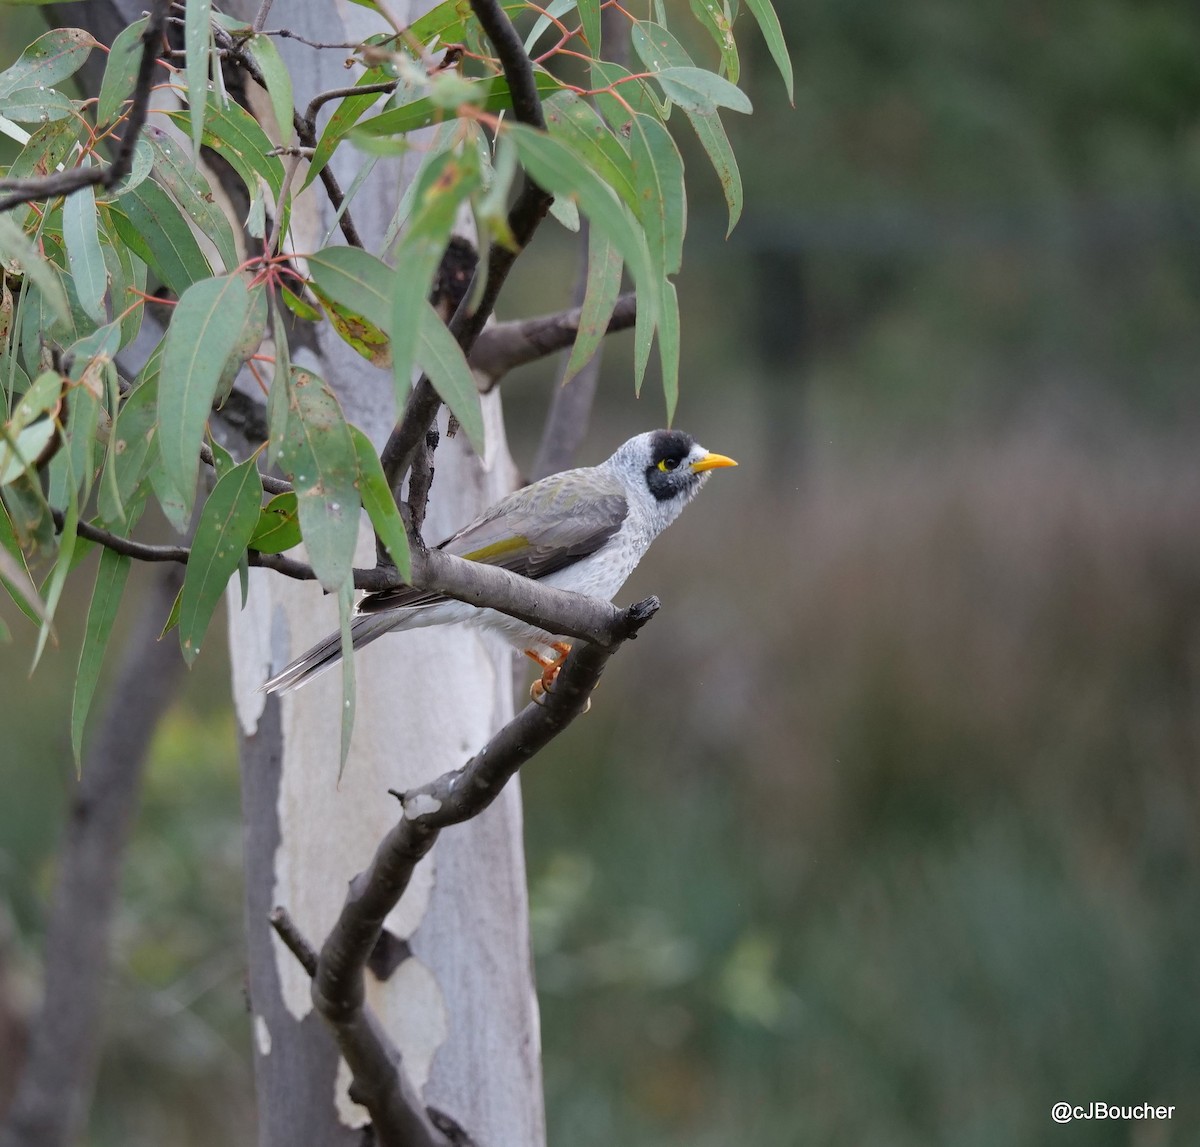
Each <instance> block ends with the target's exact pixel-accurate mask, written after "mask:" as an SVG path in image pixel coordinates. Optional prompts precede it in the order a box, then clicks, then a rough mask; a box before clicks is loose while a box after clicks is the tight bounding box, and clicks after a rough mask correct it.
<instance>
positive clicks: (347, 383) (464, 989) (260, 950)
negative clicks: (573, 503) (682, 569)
mask: <svg viewBox="0 0 1200 1147" xmlns="http://www.w3.org/2000/svg"><path fill="white" fill-rule="evenodd" d="M253 7H254V6H249V10H247V8H245V7H244V8H243V10H242V11H241V12H239V15H242V16H243V17H247V18H249V17H251V16H253V14H254V12H253ZM425 7H428V4H426V3H425V0H416V2H415V3H414V4H413V5H412V7H411V9H410V10H409V11H404V9H403V6H402V5H401V4H393V5H392V10H393V11H395V12H396V13H397V15H399V17H400V18H401V19H402V20H411V19H413V18H415V17H416V16H417V15H419V14H420V13H421V11H423V10H424V8H425ZM270 23H271V25H272V26H284V27H287V28H290V29H292V30H295V31H297V32H300V33H301V34H303V35H305V36H308V37H310V38H312V39H316V40H323V41H341V40H345V41H349V40H354V39H357V38H361V37H363V36H365V35H367V34H369V33H370V32H373V31H378V30H379V25H378V19H377V17H375V16H373V15H372V14H371V13H370V12H369V11H367V10H365V9H363V8H361V7H356V6H354V5H352V4H349V3H345V2H338V3H329V2H328V0H303V2H293V3H288V4H280V5H277V6H276V7H275V8H274V9H273V10H272V13H271V17H270ZM280 48H281V51H282V52H283V53H284V55H285V58H286V59H287V61H288V63H289V66H290V67H291V69H292V74H293V78H294V82H295V84H296V101H297V104H298V105H299V106H300V107H303V106H304V105H305V104H306V103H307V101H308V99H309V98H310V97H311V95H312V94H313V93H314V92H316V91H319V90H323V89H328V88H334V87H339V86H344V85H346V84H347V83H351V82H352V81H353V74H352V73H347V71H346V70H345V69H344V68H343V60H344V58H345V55H346V53H344V52H337V51H324V52H316V51H313V50H311V49H309V48H307V47H305V46H303V45H300V44H296V43H295V42H294V41H289V40H284V41H281V42H280ZM347 150H348V149H347ZM338 159H339V161H340V166H339V167H338V175H339V177H340V178H341V180H342V185H343V187H346V186H348V185H349V184H350V182H351V180H352V178H353V175H354V173H355V170H356V168H357V165H358V162H359V161H360V159H361V157H360V156H358V155H357V154H356V153H354V152H353V151H349V152H348V154H347V155H345V156H341V155H339V157H338ZM384 168H385V165H384V164H381V165H380V167H379V168H377V169H376V172H375V174H374V176H373V177H372V180H371V181H370V182H369V184H368V186H366V187H364V189H363V191H362V192H361V193H360V194H359V195H358V196H357V197H356V198H355V200H354V202H353V204H352V212H353V215H354V219H355V222H356V224H357V226H358V228H359V231H360V232H361V233H362V235H363V238H364V240H365V241H366V245H367V247H368V249H375V250H378V247H379V242H380V238H381V236H382V234H383V232H384V229H385V227H386V226H387V223H388V221H389V220H390V218H391V215H392V212H393V211H394V209H395V205H396V202H397V200H398V198H399V195H400V192H401V191H402V189H403V180H402V178H398V172H397V169H396V168H395V167H389V168H388V169H387V171H386V172H385V171H384ZM309 200H310V202H309V204H308V209H307V210H305V209H303V208H298V210H297V213H296V224H295V234H296V242H295V246H296V249H297V250H300V251H304V250H313V249H315V248H316V247H317V246H318V245H319V244H320V241H321V237H322V236H323V235H324V234H325V232H326V230H327V229H328V227H329V224H330V221H331V213H330V212H329V210H328V205H327V203H325V202H324V199H323V196H322V193H321V190H320V186H319V184H318V185H317V186H316V188H315V189H314V191H313V192H312V193H311V194H310V197H309ZM318 211H319V212H320V217H319V218H318ZM294 358H295V360H296V361H297V362H299V363H301V364H302V365H305V366H308V367H310V368H312V369H314V370H316V371H317V373H319V374H320V375H321V376H322V377H324V378H325V379H327V380H328V381H329V382H330V383H331V384H332V385H333V387H334V388H335V390H336V391H337V393H338V394H339V396H340V398H341V401H342V404H343V406H344V408H345V411H346V414H347V416H348V417H349V418H350V419H351V420H352V421H354V422H355V423H357V424H358V425H359V426H361V427H362V428H363V429H364V430H365V431H366V432H367V433H368V434H369V435H370V436H371V438H372V440H373V441H374V442H375V444H376V445H377V446H381V445H382V443H383V441H384V439H385V438H386V437H387V434H388V433H389V431H390V430H391V428H392V424H393V418H394V409H393V403H392V384H391V379H390V376H389V375H388V374H386V373H385V372H382V371H379V370H376V369H374V368H373V367H371V366H370V365H368V364H367V363H366V362H365V361H364V360H363V359H362V358H360V357H359V356H358V355H357V354H355V353H354V352H353V351H352V350H351V349H350V348H349V347H347V346H346V345H345V344H344V343H342V342H341V341H340V339H338V338H337V336H336V335H335V334H334V332H333V331H332V330H331V329H329V328H328V327H325V328H323V329H322V330H321V332H320V335H319V338H318V343H317V348H316V351H315V352H307V351H303V350H300V349H297V350H296V351H294ZM484 406H485V413H486V415H487V423H488V425H487V430H488V443H489V446H488V459H487V460H486V464H485V463H483V462H481V461H480V460H479V459H478V458H476V457H475V456H474V455H473V454H472V453H471V452H470V450H469V448H468V447H467V445H466V442H465V438H464V437H463V436H462V435H458V436H456V437H454V438H450V439H448V438H447V437H446V436H445V434H444V433H443V436H442V442H441V445H440V447H439V449H438V451H437V454H436V459H435V465H436V480H435V482H434V485H433V493H432V496H431V499H430V505H429V513H428V518H427V521H426V526H425V536H426V537H427V538H429V539H430V540H433V541H436V540H437V539H438V538H440V537H442V536H445V535H447V534H449V533H450V532H452V531H453V530H454V529H455V528H457V527H458V526H460V525H462V524H463V523H465V522H466V521H468V520H469V519H470V518H471V517H472V516H474V514H476V513H477V512H478V511H479V510H480V509H482V508H483V507H484V506H486V505H487V504H489V503H490V502H492V501H494V500H495V499H496V498H497V497H498V496H500V495H501V494H503V493H506V492H507V491H508V490H510V489H511V488H512V487H513V485H514V484H515V480H516V474H515V470H514V468H513V465H512V462H511V459H510V458H509V455H508V451H507V446H506V444H505V441H504V429H503V421H502V415H501V410H500V400H499V392H498V391H495V392H493V394H492V395H490V396H488V397H487V398H485V400H484ZM443 430H444V426H443ZM360 557H361V558H362V559H363V561H360V562H359V563H358V564H360V565H361V564H364V563H365V564H371V562H372V561H373V558H374V549H373V540H372V539H371V538H370V536H369V535H368V533H367V531H366V530H364V531H363V535H362V537H361V538H360ZM239 606H240V600H239V598H238V596H237V591H236V589H235V591H234V594H233V595H231V598H230V610H229V616H230V650H231V657H232V663H233V690H234V698H235V702H236V706H237V714H238V721H239V728H240V731H241V743H242V769H243V784H242V790H243V800H244V807H243V815H244V819H245V841H246V888H247V931H248V942H249V959H250V979H249V987H250V1007H251V1010H252V1013H253V1029H254V1041H255V1063H256V1072H257V1089H258V1100H259V1121H260V1127H259V1142H260V1143H261V1144H264V1145H267V1144H270V1145H278V1144H287V1145H289V1147H290V1145H291V1144H295V1143H307V1144H320V1145H322V1147H326V1145H333V1144H337V1143H347V1144H349V1143H356V1144H357V1143H359V1142H361V1138H360V1133H359V1132H357V1131H355V1130H353V1129H354V1128H356V1127H360V1126H361V1125H362V1124H363V1123H364V1122H365V1121H366V1112H365V1111H364V1110H363V1109H362V1108H359V1107H356V1106H355V1105H353V1104H352V1103H351V1102H350V1100H349V1098H348V1096H347V1084H348V1074H347V1071H346V1069H345V1066H344V1064H342V1065H339V1058H338V1054H337V1050H336V1048H335V1045H334V1043H333V1040H332V1038H331V1036H330V1034H329V1032H328V1030H327V1028H326V1026H325V1023H324V1021H323V1020H322V1019H321V1017H320V1016H319V1015H317V1014H316V1013H315V1012H314V1011H313V1008H312V1004H311V1002H310V995H309V992H310V982H309V977H308V975H307V974H306V973H305V972H304V971H303V969H302V968H301V967H300V966H299V965H298V964H297V963H296V961H295V959H294V958H293V957H292V956H291V955H290V954H289V953H288V951H287V950H286V949H285V948H284V946H283V945H282V943H281V942H280V941H279V940H278V938H277V937H276V936H275V934H274V932H273V931H272V930H271V928H270V927H269V925H268V919H267V917H268V913H269V911H270V910H271V908H272V907H274V906H275V905H281V906H283V907H285V908H286V909H287V910H288V911H289V912H290V913H291V915H292V917H293V919H294V920H295V922H296V923H297V925H298V926H299V927H300V929H301V930H302V931H303V932H304V933H305V934H306V935H307V936H308V937H309V938H310V939H311V940H312V941H313V942H314V943H317V944H319V943H320V942H321V940H322V939H323V938H324V937H325V935H326V933H327V932H328V931H329V929H330V927H331V926H332V924H333V922H334V920H335V918H336V915H337V912H338V909H339V908H340V906H341V903H342V900H343V898H344V896H345V892H346V885H347V882H348V881H349V880H350V878H351V877H353V876H354V875H355V873H357V872H358V871H359V870H360V869H361V868H363V867H364V865H365V864H366V862H367V861H368V860H369V858H370V856H371V854H372V852H373V851H374V849H375V846H376V844H377V843H378V841H379V839H380V838H381V837H382V836H383V834H384V833H385V832H386V830H387V829H388V828H389V827H391V825H392V824H394V823H395V821H396V819H397V816H398V814H399V805H398V804H397V803H396V801H395V800H394V799H393V798H392V797H390V796H388V794H387V790H388V789H397V790H406V789H412V788H414V787H416V786H418V785H420V784H422V783H424V782H426V781H429V780H431V779H433V778H434V777H435V776H437V775H439V774H441V773H444V772H446V771H447V770H450V769H453V768H456V767H458V766H459V765H461V764H462V763H463V762H464V761H465V760H466V759H467V758H468V757H470V756H471V754H472V753H474V752H475V751H476V750H477V749H479V748H480V747H481V746H482V745H483V744H484V742H485V741H486V740H487V738H488V737H489V736H490V735H491V734H492V733H493V732H495V730H496V729H498V728H499V727H500V726H501V725H503V724H504V723H505V722H506V721H507V720H508V719H509V718H510V717H511V716H512V713H513V699H512V653H511V651H510V650H509V649H508V648H507V647H505V646H501V645H497V644H494V643H493V642H492V641H491V639H485V638H483V637H481V636H479V635H478V634H476V633H473V632H470V631H466V630H463V629H461V628H459V627H444V628H439V629H431V630H423V631H418V632H415V633H410V634H403V635H398V636H395V637H391V638H387V639H384V640H382V641H380V642H378V643H376V644H374V645H372V646H371V647H370V648H368V649H367V650H365V651H364V652H363V653H362V654H361V655H359V657H358V660H357V670H358V705H357V718H356V721H355V730H354V739H353V742H352V746H351V751H350V757H349V760H348V761H347V764H346V768H345V772H344V774H343V776H342V779H341V782H340V784H339V782H338V756H339V749H338V745H339V737H340V720H341V692H340V677H339V674H338V673H337V672H336V671H334V672H332V673H330V674H327V675H326V676H325V677H323V678H320V679H318V680H317V681H315V682H314V683H313V684H311V685H309V686H307V687H305V688H304V689H302V690H301V691H299V692H298V693H296V694H292V695H288V696H286V697H284V698H283V700H282V702H281V701H279V700H278V699H276V698H270V699H267V698H265V697H264V696H263V695H262V694H261V693H259V692H257V689H258V686H259V685H260V683H261V682H262V681H263V680H264V679H265V678H266V677H267V676H268V675H269V674H270V673H272V672H274V671H276V670H278V669H279V668H280V667H281V666H282V665H284V664H285V663H286V662H287V661H289V660H290V659H291V658H292V657H294V656H295V655H297V654H298V653H300V652H301V651H303V650H304V649H305V648H306V647H307V646H308V645H309V644H310V643H311V642H313V641H315V640H316V639H318V638H320V637H322V636H324V635H325V633H327V632H328V631H330V630H331V629H334V628H336V625H337V611H336V608H335V605H334V603H333V601H332V600H329V599H323V598H322V595H321V592H320V590H319V588H317V587H316V586H315V583H297V582H293V581H290V580H288V579H285V578H280V577H276V576H274V575H272V574H270V573H269V572H267V571H264V570H252V571H251V589H250V597H249V602H248V604H247V606H246V608H245V609H244V610H239ZM388 934H390V936H391V938H392V939H391V940H389V942H388V943H387V944H385V945H381V946H380V948H379V949H378V950H377V954H378V955H379V956H380V957H381V960H379V961H375V964H376V967H375V968H374V969H373V970H370V971H368V973H367V976H368V984H369V987H368V998H369V1002H370V1004H371V1006H372V1007H373V1009H374V1010H375V1012H376V1014H377V1015H378V1016H379V1017H380V1019H381V1020H382V1022H383V1024H384V1026H385V1027H386V1028H387V1030H388V1031H389V1033H390V1034H391V1036H392V1037H393V1039H394V1040H395V1042H396V1044H397V1045H398V1046H399V1048H400V1051H401V1053H402V1054H403V1057H404V1065H405V1068H406V1070H407V1072H408V1074H409V1076H410V1077H411V1079H412V1080H413V1081H414V1083H415V1084H416V1085H417V1086H418V1088H419V1089H420V1090H421V1092H422V1095H423V1098H424V1101H425V1102H426V1103H427V1104H428V1105H431V1106H433V1107H437V1108H440V1109H441V1110H443V1111H446V1112H447V1113H449V1114H450V1115H452V1116H453V1118H454V1119H455V1120H456V1121H457V1122H458V1123H459V1124H460V1125H461V1126H463V1127H464V1128H466V1129H467V1130H468V1131H469V1132H470V1134H471V1135H472V1137H473V1138H474V1139H475V1140H476V1142H478V1143H479V1144H480V1145H481V1147H509V1145H511V1147H537V1145H538V1144H540V1143H542V1142H543V1141H544V1126H543V1125H544V1118H543V1109H542V1089H541V1069H540V1060H539V1032H538V1013H537V1000H536V996H535V993H534V987H533V982H532V975H531V960H530V950H529V942H528V909H527V901H526V889H525V869H524V858H523V851H522V841H521V806H520V796H519V789H518V787H517V785H516V783H515V782H514V783H512V784H510V785H509V786H508V788H507V789H506V791H505V792H504V794H503V795H502V796H501V797H500V798H499V799H498V800H497V801H496V802H495V804H494V805H493V806H492V807H491V808H490V809H489V810H488V811H487V812H486V813H485V814H484V815H482V816H480V817H478V818H476V819H475V820H472V821H470V822H468V823H467V824H464V825H462V826H461V827H459V828H456V829H455V830H454V831H452V832H448V833H446V834H444V836H443V837H442V838H441V839H440V840H439V841H438V843H437V845H436V847H435V848H434V850H433V852H432V854H431V855H430V857H429V858H428V859H426V860H425V861H424V862H423V863H422V864H421V865H420V867H419V868H418V870H417V876H416V878H415V880H414V883H413V886H412V887H411V888H410V889H409V891H408V892H407V894H406V895H405V897H404V899H403V900H402V901H401V903H400V905H399V906H398V907H397V909H396V910H395V911H394V912H393V914H392V916H391V917H390V918H389V920H388V922H387V928H386V933H385V939H388ZM389 957H390V958H389ZM397 961H398V962H397ZM393 965H394V966H393Z"/></svg>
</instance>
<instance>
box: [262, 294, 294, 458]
mask: <svg viewBox="0 0 1200 1147" xmlns="http://www.w3.org/2000/svg"><path fill="white" fill-rule="evenodd" d="M270 308H271V341H272V342H273V343H274V344H275V370H274V371H273V372H272V374H271V389H270V391H269V392H268V394H267V465H268V466H274V465H275V464H276V463H277V462H278V461H279V452H280V451H281V450H282V449H283V444H284V440H285V439H286V437H287V423H288V401H289V400H288V386H289V382H288V380H289V379H290V378H291V375H292V363H291V348H290V347H289V346H288V340H287V327H286V326H285V325H284V323H283V319H282V317H281V315H280V313H279V307H278V306H277V305H276V303H275V300H274V299H271V300H270Z"/></svg>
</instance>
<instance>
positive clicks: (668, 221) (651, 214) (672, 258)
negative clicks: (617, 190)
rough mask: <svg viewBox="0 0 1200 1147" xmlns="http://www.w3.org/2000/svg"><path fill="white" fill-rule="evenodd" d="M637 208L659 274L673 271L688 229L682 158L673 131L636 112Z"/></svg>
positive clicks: (633, 143) (632, 125) (633, 128)
mask: <svg viewBox="0 0 1200 1147" xmlns="http://www.w3.org/2000/svg"><path fill="white" fill-rule="evenodd" d="M630 145H631V150H632V154H633V177H634V182H635V184H636V188H637V206H636V208H635V210H636V212H637V216H638V218H639V219H640V220H641V222H642V226H643V227H645V229H646V245H647V246H648V247H649V250H650V258H651V259H652V260H653V263H654V266H655V268H656V270H657V272H658V274H659V276H660V277H662V278H665V277H666V276H667V275H674V274H676V273H677V272H678V271H679V268H680V266H681V265H682V263H683V235H684V232H685V231H686V229H687V198H686V191H685V187H684V179H683V159H682V157H681V156H680V154H679V148H677V147H676V146H675V141H674V140H673V139H672V138H671V133H670V132H669V131H667V129H666V128H665V127H663V125H662V124H661V123H659V121H658V120H656V119H654V118H652V117H651V116H644V115H635V116H634V117H633V119H632V121H631V122H630Z"/></svg>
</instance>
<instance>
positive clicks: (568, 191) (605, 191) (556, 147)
mask: <svg viewBox="0 0 1200 1147" xmlns="http://www.w3.org/2000/svg"><path fill="white" fill-rule="evenodd" d="M507 130H508V131H509V132H510V133H511V134H512V136H513V138H514V139H515V140H516V143H517V150H518V152H519V153H520V156H521V161H522V162H523V163H524V164H525V168H526V170H527V171H528V172H529V174H530V175H531V176H532V178H533V179H535V180H536V181H537V182H538V183H539V184H540V185H541V186H542V187H544V188H546V190H547V191H549V192H551V193H552V194H554V195H563V196H569V197H572V198H574V199H576V200H577V201H578V202H579V205H580V206H581V207H582V208H583V210H584V212H585V213H586V214H587V216H588V219H589V220H591V223H592V225H593V226H594V227H596V228H598V229H599V230H600V231H602V232H603V233H604V234H605V235H606V236H607V237H608V238H609V240H610V241H611V242H612V244H613V246H615V247H616V248H617V250H618V251H619V252H620V253H621V257H622V258H623V259H624V260H625V262H626V264H627V265H628V266H629V269H630V272H631V273H632V275H633V278H634V282H635V283H636V284H637V286H638V290H639V304H640V305H639V307H638V317H639V319H642V318H644V320H645V321H647V322H649V323H650V325H651V327H653V325H654V324H655V323H656V322H657V318H658V312H657V305H656V296H655V295H654V290H655V287H654V283H653V281H652V280H653V272H652V270H651V265H650V256H649V252H648V250H647V247H646V236H645V233H644V232H643V231H642V228H641V227H640V226H639V225H638V223H637V221H636V220H635V219H634V218H633V215H632V213H631V212H630V211H629V209H628V208H626V207H625V206H624V205H623V204H622V203H621V202H620V201H619V200H618V199H617V197H616V194H615V193H614V192H613V190H612V189H611V188H610V187H609V186H608V184H606V183H605V182H604V181H603V180H602V179H601V178H600V177H599V176H598V175H596V174H595V172H593V171H592V170H591V169H590V168H589V167H588V166H587V164H586V163H585V162H584V161H583V160H582V159H581V158H580V157H579V156H578V155H576V154H575V153H574V152H573V151H572V150H571V149H570V148H568V147H567V146H566V145H565V144H564V143H562V142H561V141H560V140H556V139H553V138H551V137H550V136H548V135H546V134H544V133H543V132H539V131H535V130H534V129H533V128H530V127H526V126H525V125H523V124H512V125H510V126H509V127H508V129H507ZM643 292H645V297H644V298H643V297H642V293H643Z"/></svg>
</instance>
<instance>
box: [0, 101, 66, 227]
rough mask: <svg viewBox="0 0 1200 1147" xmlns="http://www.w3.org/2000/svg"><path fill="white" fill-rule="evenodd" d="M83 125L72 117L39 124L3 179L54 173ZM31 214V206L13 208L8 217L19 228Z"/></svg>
mask: <svg viewBox="0 0 1200 1147" xmlns="http://www.w3.org/2000/svg"><path fill="white" fill-rule="evenodd" d="M85 126H86V125H85V123H84V121H83V119H82V118H81V117H75V116H69V117H67V118H64V119H58V120H53V121H51V122H49V123H44V124H42V125H41V127H39V128H38V129H37V130H36V131H35V132H34V133H33V134H32V135H31V136H30V137H29V142H28V143H27V144H26V145H25V146H24V147H23V148H22V149H21V154H20V155H18V156H17V158H16V159H14V160H13V161H12V166H11V167H9V169H8V171H7V172H5V176H4V177H5V179H28V178H29V177H30V176H37V175H45V174H47V173H48V172H52V171H56V170H57V169H58V166H59V164H61V163H63V162H64V161H65V160H66V158H67V156H69V155H70V154H71V151H72V149H73V148H74V147H75V144H76V143H77V142H78V140H79V137H80V135H81V134H82V132H83V129H84V127H85ZM32 214H33V208H32V207H29V206H26V205H21V206H18V207H14V208H13V209H12V211H11V212H9V216H8V217H9V219H10V220H12V222H13V223H15V224H16V225H17V227H18V228H24V226H25V224H26V223H27V222H28V220H29V217H30V215H32Z"/></svg>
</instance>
